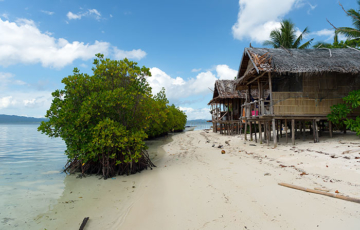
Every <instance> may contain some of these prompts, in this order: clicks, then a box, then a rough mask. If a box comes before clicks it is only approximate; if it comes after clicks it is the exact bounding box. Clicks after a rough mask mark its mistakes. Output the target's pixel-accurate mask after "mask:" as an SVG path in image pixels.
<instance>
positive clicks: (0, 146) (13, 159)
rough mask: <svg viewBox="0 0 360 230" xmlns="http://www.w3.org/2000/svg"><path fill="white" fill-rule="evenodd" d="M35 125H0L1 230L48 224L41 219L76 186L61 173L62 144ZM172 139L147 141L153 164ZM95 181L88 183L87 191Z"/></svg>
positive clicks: (69, 178)
mask: <svg viewBox="0 0 360 230" xmlns="http://www.w3.org/2000/svg"><path fill="white" fill-rule="evenodd" d="M38 125H39V124H21V125H13V124H1V125H0V229H29V228H30V229H38V226H39V225H38V224H37V223H41V222H44V221H45V222H46V221H49V220H50V221H51V218H50V219H49V218H48V219H44V218H40V217H43V216H47V215H48V213H50V211H51V210H53V209H54V207H56V206H58V203H59V200H60V199H62V198H64V196H65V195H64V194H65V193H66V187H67V188H68V189H69V188H72V187H77V186H76V184H77V183H78V180H76V179H75V180H74V179H73V177H74V178H75V177H76V176H74V175H70V176H69V175H68V176H67V175H66V174H65V173H61V171H62V170H63V166H64V165H65V163H66V160H67V158H66V156H65V155H64V151H65V149H66V145H65V143H64V141H62V140H61V139H60V138H49V137H47V136H46V135H44V134H41V133H40V132H38V131H37V127H38ZM171 140H172V139H171V135H169V136H168V137H162V138H158V139H154V140H151V141H146V144H147V145H148V146H149V149H148V151H149V154H150V157H151V158H152V160H153V162H154V164H155V165H156V162H157V161H158V160H160V159H161V158H162V156H163V155H164V153H165V152H164V150H163V149H162V148H159V146H161V145H164V144H166V143H169V142H170V141H171ZM85 180H86V179H85ZM97 181H98V180H97V179H96V180H87V181H86V182H87V183H86V185H87V186H86V189H89V188H92V187H93V186H97V184H98V182H97ZM103 183H104V186H106V187H107V186H110V185H111V184H110V183H111V182H110V181H109V180H108V182H105V181H104V182H103ZM68 193H69V192H68ZM56 208H57V209H56V210H58V211H59V212H61V211H62V209H61V208H59V207H56ZM63 211H65V210H63Z"/></svg>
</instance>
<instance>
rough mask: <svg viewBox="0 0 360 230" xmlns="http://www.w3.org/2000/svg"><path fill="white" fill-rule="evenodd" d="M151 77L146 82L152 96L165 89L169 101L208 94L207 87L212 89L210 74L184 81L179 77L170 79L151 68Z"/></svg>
mask: <svg viewBox="0 0 360 230" xmlns="http://www.w3.org/2000/svg"><path fill="white" fill-rule="evenodd" d="M150 72H151V75H152V76H151V77H149V78H148V82H149V84H150V86H151V87H152V89H153V90H152V91H153V93H154V94H156V93H158V92H159V91H160V90H161V88H162V87H165V90H166V96H167V97H168V99H170V100H172V99H173V100H174V99H180V98H186V97H189V96H192V95H204V94H207V93H209V92H210V90H209V88H208V87H211V88H212V87H213V84H214V82H215V80H216V79H217V78H216V77H215V75H214V74H213V73H212V72H210V71H207V72H202V73H199V74H198V75H197V76H196V77H195V78H190V79H189V80H187V81H185V80H184V79H183V78H181V77H176V78H172V77H170V76H169V75H167V74H166V73H165V72H164V71H162V70H160V69H159V68H156V67H154V68H151V69H150Z"/></svg>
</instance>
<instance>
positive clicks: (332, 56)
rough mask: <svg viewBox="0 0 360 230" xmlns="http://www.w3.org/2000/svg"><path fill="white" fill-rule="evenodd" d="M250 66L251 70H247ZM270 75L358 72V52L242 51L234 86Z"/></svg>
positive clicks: (315, 50) (304, 50)
mask: <svg viewBox="0 0 360 230" xmlns="http://www.w3.org/2000/svg"><path fill="white" fill-rule="evenodd" d="M249 67H250V68H249ZM261 72H272V73H278V74H283V73H298V74H323V73H331V72H335V73H349V74H359V73H360V50H356V49H354V48H345V49H327V48H319V49H283V48H278V49H268V48H245V51H244V54H243V58H242V60H241V63H240V68H239V72H238V75H237V78H238V79H237V81H236V82H235V83H236V84H238V83H240V82H241V78H246V77H247V76H251V75H259V74H260V73H261Z"/></svg>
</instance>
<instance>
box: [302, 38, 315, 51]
mask: <svg viewBox="0 0 360 230" xmlns="http://www.w3.org/2000/svg"><path fill="white" fill-rule="evenodd" d="M313 40H314V39H310V40H309V41H307V42H305V43H304V44H302V45H301V46H300V47H299V49H306V48H308V47H309V46H310V45H311V42H312V41H313Z"/></svg>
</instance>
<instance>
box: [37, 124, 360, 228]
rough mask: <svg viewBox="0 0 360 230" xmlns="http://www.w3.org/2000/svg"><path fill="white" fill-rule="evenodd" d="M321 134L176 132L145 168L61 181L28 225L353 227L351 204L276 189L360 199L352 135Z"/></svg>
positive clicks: (359, 145)
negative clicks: (274, 140)
mask: <svg viewBox="0 0 360 230" xmlns="http://www.w3.org/2000/svg"><path fill="white" fill-rule="evenodd" d="M327 136H328V135H326V134H325V135H324V136H323V137H321V138H320V143H313V142H311V136H309V137H308V139H306V140H305V141H302V140H297V141H296V145H295V146H292V145H291V144H290V143H289V144H285V143H284V141H285V138H282V139H280V143H279V146H278V147H277V148H276V149H273V148H272V146H267V145H266V144H262V145H260V144H258V143H255V142H246V143H245V142H244V140H243V138H242V137H241V136H222V135H220V134H216V133H212V132H211V131H210V132H209V133H206V132H204V131H193V132H186V133H181V134H178V135H175V136H173V141H172V142H170V143H167V144H165V145H164V146H163V149H164V150H165V152H164V153H163V156H161V157H158V158H157V160H156V165H157V166H158V167H157V168H156V169H154V170H152V171H150V170H147V171H144V172H142V173H140V174H137V175H132V176H130V177H117V178H116V179H114V180H107V181H104V180H98V178H96V177H89V178H86V179H81V180H80V179H75V178H74V177H68V178H67V179H66V181H65V183H66V185H65V191H64V194H63V196H62V198H61V199H60V200H59V204H58V205H56V206H55V207H54V208H53V209H52V210H51V211H49V212H48V213H46V214H44V215H41V216H39V217H38V219H37V223H36V225H32V226H31V227H32V228H34V229H43V228H47V229H65V228H67V229H76V228H78V227H79V225H80V223H81V221H82V218H84V217H86V216H89V217H90V220H89V222H88V224H87V227H86V229H88V230H89V229H127V230H130V229H136V230H138V229H150V230H152V229H154V230H155V229H156V230H158V229H179V230H180V229H181V230H182V229H336V230H338V229H360V204H358V203H353V202H348V201H343V200H339V199H334V198H330V197H326V196H321V195H317V194H311V193H306V192H303V191H298V190H293V189H290V188H286V187H282V186H279V185H278V183H279V182H285V183H290V184H295V185H299V186H303V187H307V188H311V189H314V188H322V189H325V190H329V192H331V193H334V192H335V191H336V190H338V191H339V192H340V194H343V195H347V196H350V197H355V198H360V158H358V157H360V154H359V153H360V139H359V138H358V137H356V136H355V135H354V134H346V135H343V134H336V133H335V135H334V138H331V139H330V138H328V137H327ZM225 141H227V142H228V143H229V144H230V145H227V144H225ZM213 145H215V147H212V146H213ZM218 145H223V146H224V147H223V148H222V149H223V150H225V152H226V153H225V154H221V150H222V149H219V148H216V147H217V146H218ZM348 150H353V151H352V152H350V153H347V152H346V151H348ZM344 152H345V153H344ZM343 153H344V154H343ZM356 158H358V159H356ZM303 172H304V173H306V175H302V176H301V175H300V174H303ZM73 180H74V181H73ZM40 227H43V228H40Z"/></svg>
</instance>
